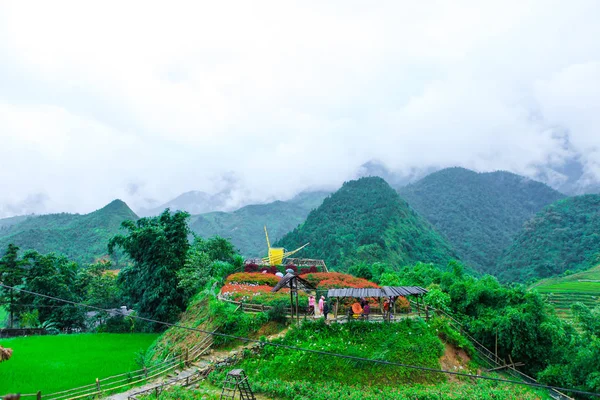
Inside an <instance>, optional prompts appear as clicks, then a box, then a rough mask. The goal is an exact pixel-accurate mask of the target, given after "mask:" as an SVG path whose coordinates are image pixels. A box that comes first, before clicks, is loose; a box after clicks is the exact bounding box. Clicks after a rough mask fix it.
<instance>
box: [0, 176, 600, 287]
mask: <svg viewBox="0 0 600 400" xmlns="http://www.w3.org/2000/svg"><path fill="white" fill-rule="evenodd" d="M377 168H379V167H378V166H377V165H371V166H369V168H366V169H365V170H363V172H362V173H363V174H365V175H368V174H370V173H374V172H377ZM379 172H382V171H379ZM383 172H385V171H383ZM420 173H421V172H418V171H415V174H414V175H413V176H412V177H410V178H407V179H410V180H412V179H413V178H414V179H415V181H412V182H411V183H409V184H408V185H406V186H404V187H401V188H399V189H398V190H397V191H396V190H394V188H392V187H391V186H390V185H389V184H388V183H387V182H386V181H385V180H383V179H381V178H377V177H365V178H361V179H358V180H354V181H349V182H346V183H345V184H344V185H343V186H342V187H341V188H340V189H339V190H338V191H336V192H335V193H333V194H330V193H329V192H324V191H321V192H318V191H317V192H303V193H301V194H299V195H297V196H295V197H294V198H292V199H291V200H287V201H274V202H271V203H267V204H254V205H248V206H245V207H242V208H240V209H238V210H235V211H230V212H223V211H219V212H208V213H201V214H195V215H192V216H191V218H190V228H191V229H192V231H193V232H195V233H196V234H198V235H200V236H203V237H210V236H214V235H219V236H222V237H226V238H229V239H231V241H232V243H233V244H234V246H235V247H236V248H238V249H239V250H240V252H241V254H242V255H244V256H247V257H259V256H265V255H266V253H267V246H266V242H265V237H264V231H263V226H265V225H266V226H267V228H268V229H269V234H270V238H271V242H272V243H274V245H278V246H283V247H286V248H288V249H290V250H291V249H294V248H296V247H299V246H301V245H302V244H304V243H306V242H311V244H310V246H308V247H307V248H306V249H304V250H302V252H301V253H298V256H300V257H315V258H323V259H325V260H326V262H327V263H328V265H330V266H334V267H338V268H341V269H346V268H348V267H349V266H351V265H352V264H355V263H361V262H365V263H371V262H375V261H378V262H385V263H388V264H390V265H393V266H402V265H406V264H410V263H413V262H415V261H426V262H434V263H437V264H444V263H445V262H446V261H447V260H449V259H453V258H456V259H460V260H461V261H463V262H464V263H465V264H466V265H467V266H470V267H472V268H473V269H475V270H478V271H480V272H482V273H491V274H493V275H496V276H498V277H500V278H501V279H503V280H506V281H523V282H525V281H530V280H531V279H536V278H539V277H546V276H551V275H556V274H560V273H562V272H564V271H565V270H567V269H569V270H572V271H574V270H581V269H585V268H587V267H588V266H591V265H593V264H594V263H598V262H599V261H600V259H599V258H598V255H599V254H600V249H599V248H600V241H599V240H598V233H597V232H598V231H599V229H600V222H599V217H598V209H599V205H600V203H599V198H600V195H585V196H578V197H571V198H565V196H564V195H563V194H561V193H559V192H557V191H556V190H554V189H552V188H550V187H549V186H547V185H545V184H542V183H540V182H536V181H534V180H531V179H528V178H524V177H522V176H519V175H515V174H512V173H508V172H503V171H497V172H493V173H476V172H474V171H470V170H466V169H464V168H448V169H444V170H441V171H437V172H434V173H431V174H429V175H427V176H425V177H423V178H420V179H418V178H417V176H418V175H419V174H420ZM388 178H389V176H388ZM396 183H398V182H397V181H396ZM185 199H187V200H189V201H192V202H193V201H194V200H193V199H196V200H197V201H200V202H203V201H205V200H206V199H207V197H206V196H204V195H202V194H200V195H198V196H195V195H190V196H187V197H185V198H184V200H185ZM178 204H179V205H182V204H185V202H183V203H177V202H174V203H171V204H170V205H172V206H173V208H174V209H177V205H178ZM213 204H214V203H213ZM198 207H204V205H199V206H198ZM311 210H312V211H311ZM137 218H138V216H137V215H136V214H135V213H134V212H133V211H132V210H131V209H130V208H129V207H128V206H127V204H125V203H124V202H122V201H120V200H115V201H113V202H111V203H110V204H108V205H107V206H106V207H103V208H102V209H100V210H97V211H94V212H92V213H89V214H84V215H79V214H65V213H63V214H49V215H40V216H35V215H33V216H32V215H27V216H18V217H11V218H5V219H0V253H1V252H2V251H3V250H4V249H5V248H6V246H7V245H8V243H15V244H16V245H18V246H20V247H21V248H22V249H23V250H27V249H35V250H38V251H40V252H43V253H47V252H51V251H54V252H60V253H63V254H65V255H67V256H68V257H69V258H71V259H73V260H74V261H78V262H82V263H89V262H93V261H94V260H96V259H98V258H100V257H104V256H106V253H107V249H106V244H107V242H108V239H109V238H110V237H112V235H114V234H115V233H117V232H118V231H119V227H120V224H121V222H122V221H123V220H126V219H132V220H135V219H137Z"/></svg>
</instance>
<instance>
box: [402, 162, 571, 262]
mask: <svg viewBox="0 0 600 400" xmlns="http://www.w3.org/2000/svg"><path fill="white" fill-rule="evenodd" d="M398 193H399V194H400V196H401V197H402V198H404V199H405V200H406V201H407V202H408V204H409V205H410V206H411V207H412V208H414V209H415V210H416V211H417V212H418V213H419V214H421V215H422V216H424V217H425V218H427V220H428V221H429V222H430V223H431V224H432V225H433V226H434V227H435V228H436V229H437V230H438V231H439V232H440V233H442V235H443V236H445V237H446V238H447V239H448V241H449V242H450V243H451V244H452V246H453V247H454V248H455V249H456V252H457V254H458V256H459V258H460V259H461V260H462V261H464V262H466V263H468V264H469V265H471V266H472V267H474V268H475V269H477V270H479V271H481V272H487V273H490V272H491V271H492V269H493V268H494V267H495V265H496V262H497V261H498V258H499V257H500V255H501V254H502V251H504V249H506V248H507V247H508V246H510V244H511V242H512V240H513V238H514V237H515V236H516V235H517V234H518V233H519V231H520V230H521V228H522V226H523V224H524V223H525V221H527V220H528V219H529V218H531V217H533V216H534V214H535V213H536V212H538V211H540V210H541V209H542V208H543V207H545V206H547V205H549V204H551V203H553V202H555V201H557V200H560V199H562V198H564V197H565V196H564V195H563V194H561V193H559V192H557V191H556V190H554V189H552V188H550V187H549V186H547V185H545V184H543V183H540V182H536V181H534V180H531V179H528V178H525V177H522V176H519V175H515V174H512V173H510V172H504V171H496V172H489V173H477V172H474V171H471V170H468V169H464V168H447V169H444V170H441V171H437V172H434V173H432V174H430V175H427V176H426V177H425V178H423V179H421V180H419V181H417V182H415V183H413V184H409V185H407V186H405V187H402V188H400V189H399V190H398Z"/></svg>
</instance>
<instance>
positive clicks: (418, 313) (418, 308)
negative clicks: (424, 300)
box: [417, 296, 421, 316]
mask: <svg viewBox="0 0 600 400" xmlns="http://www.w3.org/2000/svg"><path fill="white" fill-rule="evenodd" d="M420 298H421V296H417V315H419V316H421V308H420V307H419V299H420Z"/></svg>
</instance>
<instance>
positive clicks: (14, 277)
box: [0, 243, 26, 327]
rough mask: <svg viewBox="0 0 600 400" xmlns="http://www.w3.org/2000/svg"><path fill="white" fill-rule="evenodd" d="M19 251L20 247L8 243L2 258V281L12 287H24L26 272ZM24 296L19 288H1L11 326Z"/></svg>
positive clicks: (1, 295)
mask: <svg viewBox="0 0 600 400" xmlns="http://www.w3.org/2000/svg"><path fill="white" fill-rule="evenodd" d="M18 252H19V248H18V247H17V246H15V245H13V244H12V243H11V244H9V245H8V247H7V249H6V253H5V255H4V257H2V258H0V282H2V283H3V284H5V285H8V286H11V287H15V288H22V287H23V283H24V282H25V278H26V273H25V270H24V269H23V261H22V260H19V258H18ZM22 297H23V296H22V295H21V292H19V291H18V290H15V289H5V288H0V304H2V305H6V309H7V311H8V314H9V321H8V326H9V327H12V325H13V324H14V321H13V320H14V317H15V315H16V314H17V313H19V312H20V311H21V309H22V307H20V306H19V303H21V301H22ZM0 320H2V319H0ZM0 322H1V321H0Z"/></svg>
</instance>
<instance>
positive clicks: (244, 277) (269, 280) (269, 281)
mask: <svg viewBox="0 0 600 400" xmlns="http://www.w3.org/2000/svg"><path fill="white" fill-rule="evenodd" d="M277 282H279V277H278V276H275V275H271V274H263V273H261V272H239V273H237V274H231V275H229V276H228V277H227V279H226V280H225V283H246V284H251V285H268V286H275V285H277Z"/></svg>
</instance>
